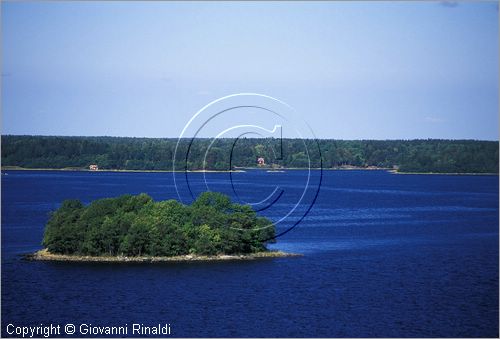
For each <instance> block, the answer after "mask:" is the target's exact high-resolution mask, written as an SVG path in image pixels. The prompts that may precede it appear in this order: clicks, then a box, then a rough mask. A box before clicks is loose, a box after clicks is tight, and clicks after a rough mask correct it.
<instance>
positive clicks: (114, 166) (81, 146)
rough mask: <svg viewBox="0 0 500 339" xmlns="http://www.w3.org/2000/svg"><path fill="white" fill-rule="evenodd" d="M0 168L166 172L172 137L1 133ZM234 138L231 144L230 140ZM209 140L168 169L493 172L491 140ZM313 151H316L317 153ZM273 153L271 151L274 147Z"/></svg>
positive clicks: (495, 146) (495, 170)
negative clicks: (261, 166)
mask: <svg viewBox="0 0 500 339" xmlns="http://www.w3.org/2000/svg"><path fill="white" fill-rule="evenodd" d="M1 140H2V146H1V150H2V166H19V167H23V168H47V169H61V168H75V169H78V168H81V169H88V167H89V165H90V164H96V165H98V167H99V169H110V170H172V169H173V165H174V163H173V156H174V150H175V147H176V144H177V139H174V138H133V137H67V136H29V135H22V136H20V135H3V136H2V138H1ZM236 141H237V142H236ZM211 142H212V140H211V139H196V142H194V143H192V144H190V140H187V139H186V140H182V141H181V143H180V144H179V152H178V153H179V154H186V151H187V150H188V149H189V157H188V158H187V159H184V158H183V157H181V158H179V159H180V160H182V161H179V160H178V161H176V162H175V165H176V168H175V169H176V170H183V169H184V168H185V166H187V168H188V169H190V170H199V169H203V168H204V169H206V170H230V169H234V168H235V167H257V159H258V158H263V159H265V164H266V165H265V166H269V167H271V166H273V167H283V168H307V167H308V166H309V159H308V156H307V151H306V150H305V147H304V143H305V144H306V145H307V148H308V149H309V150H313V151H311V152H309V157H310V166H311V167H314V168H318V167H320V166H323V168H342V167H349V166H354V167H360V168H363V167H381V168H394V169H397V170H398V171H399V172H424V173H425V172H433V173H498V148H499V147H498V146H499V145H498V142H497V141H479V140H441V139H426V140H423V139H419V140H326V139H321V140H318V141H317V142H316V141H315V140H301V139H283V140H279V139H251V138H248V139H238V140H236V139H219V140H216V141H215V143H214V144H213V145H212V147H211V148H210V152H208V153H207V154H206V157H205V150H206V149H207V148H208V146H209V145H210V143H211ZM318 146H319V149H320V150H321V158H320V155H319V154H320V153H319V152H318V151H317V150H318ZM276 150H278V153H279V154H278V155H277V151H276Z"/></svg>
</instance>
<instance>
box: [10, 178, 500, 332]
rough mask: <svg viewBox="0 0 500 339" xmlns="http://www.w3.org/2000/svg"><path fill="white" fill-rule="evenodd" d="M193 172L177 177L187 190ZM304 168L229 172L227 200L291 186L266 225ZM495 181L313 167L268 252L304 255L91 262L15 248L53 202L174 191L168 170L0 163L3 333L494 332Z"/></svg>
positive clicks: (34, 245)
mask: <svg viewBox="0 0 500 339" xmlns="http://www.w3.org/2000/svg"><path fill="white" fill-rule="evenodd" d="M318 172H319V171H316V172H314V175H316V178H315V179H316V181H315V182H313V184H317V183H319V181H318V178H317V175H318ZM203 176H204V175H203V174H202V173H196V174H190V180H191V184H192V187H193V189H192V190H193V194H194V195H196V194H197V190H203V189H204V187H205V186H204V181H203ZM305 176H307V173H306V171H287V172H285V173H267V172H265V171H256V170H254V171H247V172H245V173H233V174H232V179H233V185H234V186H235V189H236V191H238V192H239V194H238V198H239V199H241V201H246V202H253V203H255V202H257V201H259V200H262V199H263V198H265V197H266V196H268V195H269V194H272V192H273V189H274V188H275V187H280V189H283V190H285V191H286V193H287V194H288V193H291V196H288V195H287V194H283V196H281V197H280V198H279V199H277V200H276V201H275V204H274V205H273V206H272V208H268V209H263V210H262V211H261V212H259V213H261V214H262V215H266V216H268V217H270V218H272V219H273V218H274V219H273V220H278V219H279V218H280V216H282V215H286V212H287V211H288V210H290V209H291V208H292V207H293V206H295V205H294V199H295V198H296V197H297V196H300V192H302V190H303V186H304V177H305ZM205 177H206V179H207V182H208V183H209V184H210V186H209V187H210V189H211V190H216V189H217V190H221V191H226V190H227V189H228V185H227V178H228V173H207V174H206V176H205ZM313 181H314V180H313ZM498 186H499V182H498V176H455V175H395V174H391V173H388V172H385V171H324V172H323V176H322V183H321V190H320V191H319V195H318V197H317V200H316V201H315V204H313V206H312V208H311V210H310V212H309V214H308V215H307V216H306V217H305V218H304V219H303V220H302V221H301V222H300V223H299V224H298V225H297V226H296V227H295V228H293V229H292V230H291V231H289V232H287V233H286V234H284V235H283V236H281V237H279V238H278V239H277V240H278V241H277V243H276V244H273V245H271V246H270V247H272V248H276V249H281V250H285V251H290V252H296V253H301V254H303V256H302V257H297V258H279V259H266V260H259V261H231V262H205V263H203V262H198V263H161V264H159V263H155V264H151V263H150V264H137V263H136V264H131V263H128V264H126V263H120V264H111V263H92V264H91V263H56V262H30V261H25V260H23V259H22V256H21V255H22V254H23V253H29V252H34V251H36V250H38V249H40V248H41V241H42V237H43V229H44V225H45V223H46V222H47V220H48V218H49V212H50V211H52V210H54V209H56V208H57V207H58V206H59V205H60V203H61V202H62V201H63V200H64V199H68V198H78V199H80V200H82V201H83V202H84V203H89V202H90V201H92V200H94V199H97V198H103V197H114V196H117V195H120V194H125V193H131V194H136V193H140V192H146V193H148V194H150V195H151V196H152V197H153V198H154V199H156V200H159V199H172V198H178V196H177V193H176V191H175V187H174V184H173V178H172V174H171V173H116V172H113V173H111V172H108V173H107V172H97V173H92V172H57V171H52V172H51V171H6V172H2V186H1V192H2V213H1V216H2V242H1V243H2V268H1V271H2V272H1V273H2V276H1V279H2V286H1V287H2V289H1V294H2V300H1V301H2V303H1V308H2V318H1V322H2V324H1V326H2V336H8V333H7V332H6V328H7V325H8V324H13V325H15V326H36V325H40V324H43V325H48V324H54V325H58V324H59V325H61V327H63V326H64V325H66V324H70V323H71V324H74V325H76V326H77V328H78V326H79V325H80V324H82V323H85V324H92V325H93V326H123V325H125V324H127V326H131V324H133V323H142V324H144V325H147V326H155V325H156V326H157V325H158V324H170V326H171V331H172V334H171V336H174V337H234V336H236V337H276V336H279V337H497V336H498V335H499V327H498V326H499V320H498V319H499V314H498V309H499V308H498V306H499V305H498V300H499V295H498V287H499V286H498V281H499V280H498V278H499V277H498V272H499V266H498V261H499V250H498V249H499V243H498V239H499V234H498V230H499V217H498V216H499V211H498V206H499V199H498V197H499V194H498ZM180 193H181V195H182V194H183V195H186V194H187V191H186V190H185V188H181V189H180ZM313 195H314V190H313V192H312V193H311V192H308V193H307V194H306V195H305V196H304V200H303V201H302V202H301V204H299V206H298V208H297V209H296V210H295V212H299V213H295V212H294V213H292V214H290V215H289V216H288V217H286V218H285V220H284V221H283V222H282V223H280V224H279V225H278V231H279V232H280V231H286V230H287V229H289V228H290V227H291V226H293V224H295V223H296V222H297V221H298V220H300V215H301V212H300V211H301V209H302V210H307V208H308V207H307V206H308V205H307V201H309V202H311V201H312V200H313V198H314V197H313ZM273 199H274V198H273ZM304 202H306V203H304ZM63 334H64V333H62V334H61V335H63ZM77 334H78V333H77ZM129 335H130V332H129ZM99 337H103V335H99Z"/></svg>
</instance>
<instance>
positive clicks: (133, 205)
mask: <svg viewBox="0 0 500 339" xmlns="http://www.w3.org/2000/svg"><path fill="white" fill-rule="evenodd" d="M274 235H275V228H274V225H273V224H272V222H271V221H270V220H269V219H267V218H263V217H259V216H257V214H256V212H255V211H254V210H253V209H252V208H251V207H250V206H247V205H240V204H236V203H232V202H231V200H230V199H229V197H227V196H225V195H223V194H221V193H215V192H205V193H202V194H201V195H200V196H199V197H198V198H197V199H196V200H195V201H194V202H193V203H192V204H191V205H183V204H181V203H180V202H178V201H176V200H167V201H158V202H155V201H153V199H152V198H151V197H150V196H148V195H147V194H144V193H142V194H139V195H136V196H132V195H123V196H120V197H117V198H106V199H100V200H96V201H94V202H92V203H90V204H89V205H88V206H84V205H83V204H82V203H81V202H80V201H78V200H66V201H64V202H63V203H62V205H61V207H60V208H59V209H57V210H56V211H55V212H53V213H52V214H51V217H50V220H49V221H48V223H47V225H46V227H45V234H44V238H43V245H44V246H45V249H44V250H41V251H38V252H37V253H35V254H33V255H31V256H29V258H30V259H33V260H60V261H178V260H180V261H184V260H225V259H254V258H261V257H282V256H290V255H292V254H287V253H283V252H275V251H268V250H267V248H266V243H267V242H273V241H274V240H272V239H273V237H274Z"/></svg>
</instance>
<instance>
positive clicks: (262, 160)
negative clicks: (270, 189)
mask: <svg viewBox="0 0 500 339" xmlns="http://www.w3.org/2000/svg"><path fill="white" fill-rule="evenodd" d="M257 164H258V165H259V166H264V165H265V164H266V162H265V161H264V158H262V157H260V158H258V159H257Z"/></svg>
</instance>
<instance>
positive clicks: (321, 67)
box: [1, 1, 499, 140]
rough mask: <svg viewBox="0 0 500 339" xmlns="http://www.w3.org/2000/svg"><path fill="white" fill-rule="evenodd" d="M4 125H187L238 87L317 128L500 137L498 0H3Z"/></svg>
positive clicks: (326, 132) (165, 128)
mask: <svg viewBox="0 0 500 339" xmlns="http://www.w3.org/2000/svg"><path fill="white" fill-rule="evenodd" d="M1 5H2V62H3V64H2V133H3V134H41V135H112V136H148V137H177V136H178V135H179V134H180V132H181V130H182V128H183V127H184V124H185V123H186V122H187V121H188V120H189V118H190V117H191V116H192V115H193V114H194V113H195V112H196V111H197V110H198V109H199V108H201V107H202V106H204V105H205V104H207V103H208V102H210V101H212V100H214V99H217V98H219V97H221V96H225V95H228V94H232V93H239V92H257V93H263V94H267V95H271V96H273V97H276V98H279V99H282V100H284V101H286V102H287V103H289V104H290V105H292V106H293V107H294V108H295V109H296V110H297V111H298V112H299V113H300V114H302V116H303V117H304V118H305V120H307V122H308V123H309V125H310V126H311V128H312V129H313V130H314V132H315V134H316V136H318V137H320V138H336V139H396V138H398V139H399V138H403V139H412V138H453V139H462V138H466V139H488V140H498V108H499V107H498V99H499V98H498V91H499V88H498V75H499V72H498V71H499V70H498V61H499V60H498V39H499V37H498V5H497V2H467V3H458V4H455V3H444V4H443V3H439V2H395V3H388V2H312V3H310V2H309V3H301V2H273V3H269V2H235V3H232V2H219V3H218V2H210V3H206V2H204V3H197V2H187V3H176V2H115V1H109V2H87V3H83V2H19V3H14V2H2V4H1Z"/></svg>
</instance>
